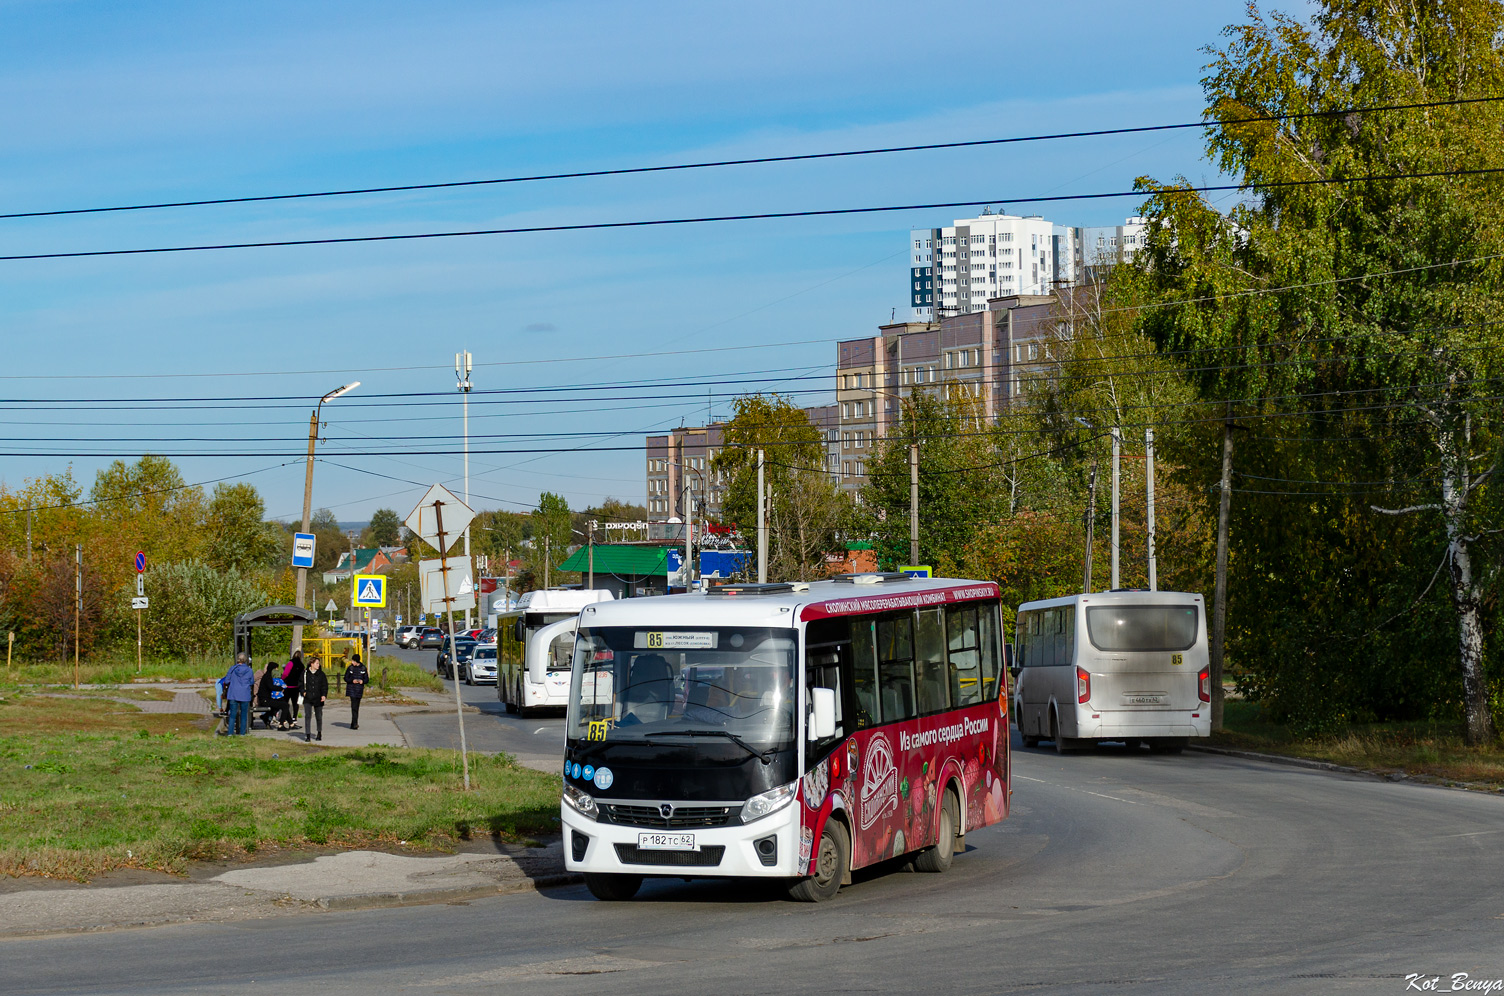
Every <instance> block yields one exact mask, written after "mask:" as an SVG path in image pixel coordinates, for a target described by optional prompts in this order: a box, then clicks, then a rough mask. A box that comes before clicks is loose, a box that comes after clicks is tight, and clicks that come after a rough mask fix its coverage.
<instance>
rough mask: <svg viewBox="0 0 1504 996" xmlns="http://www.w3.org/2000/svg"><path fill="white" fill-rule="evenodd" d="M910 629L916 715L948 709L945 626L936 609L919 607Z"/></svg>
mask: <svg viewBox="0 0 1504 996" xmlns="http://www.w3.org/2000/svg"><path fill="white" fill-rule="evenodd" d="M918 616H919V620H918V626H917V627H916V628H915V630H914V635H915V637H916V639H915V641H914V649H915V653H914V678H915V691H917V692H918V699H919V715H921V716H928V715H930V714H931V713H936V712H944V711H945V710H947V709H949V708H950V682H949V681H948V680H947V677H946V673H945V625H944V623H943V622H942V621H941V619H940V610H939V609H920V610H919V613H918Z"/></svg>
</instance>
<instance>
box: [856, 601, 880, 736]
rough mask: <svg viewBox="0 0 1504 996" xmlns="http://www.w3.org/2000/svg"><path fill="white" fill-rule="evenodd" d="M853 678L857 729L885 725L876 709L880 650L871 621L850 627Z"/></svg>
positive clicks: (860, 621)
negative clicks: (874, 637)
mask: <svg viewBox="0 0 1504 996" xmlns="http://www.w3.org/2000/svg"><path fill="white" fill-rule="evenodd" d="M851 674H852V682H851V686H852V690H853V691H854V692H855V693H856V696H855V698H856V725H857V728H858V729H862V728H863V727H868V726H876V725H877V724H878V723H880V722H882V712H881V710H879V709H878V706H877V703H878V683H877V648H876V645H875V644H874V642H873V639H872V620H871V619H857V620H854V621H853V622H852V624H851Z"/></svg>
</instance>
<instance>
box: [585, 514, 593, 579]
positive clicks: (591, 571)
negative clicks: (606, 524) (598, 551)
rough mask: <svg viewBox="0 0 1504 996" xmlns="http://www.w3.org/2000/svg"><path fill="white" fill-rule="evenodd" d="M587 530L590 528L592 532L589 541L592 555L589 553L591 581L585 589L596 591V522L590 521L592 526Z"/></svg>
mask: <svg viewBox="0 0 1504 996" xmlns="http://www.w3.org/2000/svg"><path fill="white" fill-rule="evenodd" d="M586 528H588V529H589V530H590V537H589V541H590V542H589V545H590V553H589V558H590V580H589V581H588V582H586V585H585V587H587V588H589V589H590V590H591V591H594V590H595V520H594V519H591V520H590V525H589V526H587V527H586Z"/></svg>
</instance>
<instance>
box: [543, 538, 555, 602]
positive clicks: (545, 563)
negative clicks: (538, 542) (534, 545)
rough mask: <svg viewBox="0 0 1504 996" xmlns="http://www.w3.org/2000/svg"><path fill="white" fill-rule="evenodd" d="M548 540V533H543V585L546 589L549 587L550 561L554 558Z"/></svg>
mask: <svg viewBox="0 0 1504 996" xmlns="http://www.w3.org/2000/svg"><path fill="white" fill-rule="evenodd" d="M548 541H549V536H548V533H544V534H543V587H544V588H545V589H546V588H547V587H548V568H549V566H550V565H549V561H550V560H551V559H553V554H552V553H551V552H550V551H549V549H548Z"/></svg>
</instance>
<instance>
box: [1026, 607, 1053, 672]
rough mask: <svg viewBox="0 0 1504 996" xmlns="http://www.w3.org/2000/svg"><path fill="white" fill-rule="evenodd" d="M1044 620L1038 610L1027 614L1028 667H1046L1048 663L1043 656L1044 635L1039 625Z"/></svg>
mask: <svg viewBox="0 0 1504 996" xmlns="http://www.w3.org/2000/svg"><path fill="white" fill-rule="evenodd" d="M1043 619H1044V611H1043V610H1038V611H1035V612H1030V613H1029V666H1030V667H1048V666H1049V663H1050V662H1049V661H1048V660H1046V659H1045V655H1044V649H1045V646H1044V634H1042V633H1041V632H1040V630H1041V629H1042V628H1043V627H1042V626H1041V625H1040V623H1041V621H1042V620H1043Z"/></svg>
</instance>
